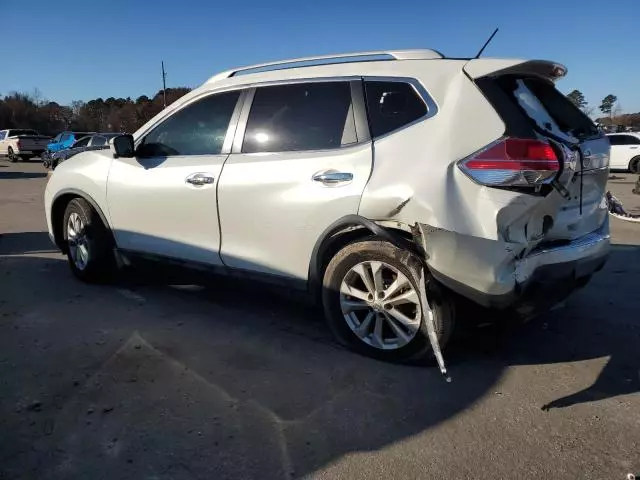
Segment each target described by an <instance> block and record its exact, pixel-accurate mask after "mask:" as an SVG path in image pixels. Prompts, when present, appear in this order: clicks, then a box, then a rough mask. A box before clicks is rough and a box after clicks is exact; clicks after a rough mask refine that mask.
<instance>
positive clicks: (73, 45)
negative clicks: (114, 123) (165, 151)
mask: <svg viewBox="0 0 640 480" xmlns="http://www.w3.org/2000/svg"><path fill="white" fill-rule="evenodd" d="M96 3H97V2H96ZM2 4H3V7H2V19H3V22H2V24H3V38H4V40H5V41H4V45H5V46H7V45H9V46H11V48H9V51H8V52H7V51H6V50H5V53H4V54H3V57H5V58H4V59H5V60H8V63H7V62H3V66H2V67H1V68H0V94H6V93H9V92H11V91H14V90H18V91H32V90H33V89H34V88H38V89H39V90H40V91H41V93H42V95H43V96H44V97H46V98H48V99H51V100H54V101H57V102H59V103H62V104H68V103H70V102H71V101H72V100H89V99H91V98H96V97H103V98H106V97H110V96H113V97H127V96H130V97H132V98H135V97H137V96H139V95H142V94H146V95H152V94H154V93H155V92H157V91H158V89H159V88H160V87H161V82H162V80H161V76H160V61H161V60H164V62H165V65H166V69H167V86H171V87H175V86H190V87H194V86H197V85H199V84H200V83H202V82H203V81H205V80H206V79H207V78H208V77H209V76H211V75H212V74H214V73H216V72H218V71H220V70H224V69H226V68H229V67H234V66H239V65H246V64H251V63H259V62H264V61H269V60H278V59H282V58H290V57H299V56H305V55H315V54H327V53H336V52H348V51H360V50H377V49H398V48H422V47H431V48H435V49H437V50H440V51H442V52H443V53H445V55H448V56H470V55H474V54H475V53H476V52H477V50H478V49H479V48H480V46H481V45H482V43H483V42H484V40H485V39H486V37H487V36H488V35H489V34H490V33H491V31H492V30H493V29H494V28H495V27H496V26H497V27H500V32H499V33H498V35H497V36H496V38H495V39H494V41H493V43H492V44H491V45H490V46H489V47H488V48H487V50H486V51H485V56H492V57H494V56H496V57H522V58H543V59H550V60H555V61H559V62H561V63H564V64H565V65H567V66H568V68H569V75H568V77H567V78H566V79H564V80H562V81H561V82H560V83H559V88H560V89H561V90H562V91H564V92H568V91H570V90H572V89H574V88H577V89H579V90H581V91H582V92H583V93H584V94H585V96H586V98H587V101H588V102H589V103H590V104H591V105H592V106H597V105H599V104H600V101H601V100H602V98H604V97H605V96H606V95H607V94H609V93H613V94H615V95H617V96H618V99H619V102H620V105H621V107H622V109H623V111H625V112H637V111H640V44H639V41H638V36H637V32H638V25H639V23H638V22H639V20H640V0H616V2H615V7H613V6H607V4H606V2H604V1H596V0H583V1H580V0H572V1H569V0H537V1H533V2H532V1H526V2H525V1H514V0H509V1H507V0H504V1H503V0H485V1H483V0H477V1H476V0H458V1H455V0H449V1H438V2H434V1H429V0H420V1H400V2H391V1H389V0H385V1H381V0H367V1H362V0H351V1H347V0H320V1H307V2H304V1H300V0H296V1H271V2H263V1H257V0H245V1H235V2H229V1H227V2H224V3H220V2H216V1H215V0H210V1H206V0H177V1H176V0H173V1H170V2H169V1H166V0H156V1H153V0H147V1H145V2H143V1H140V0H108V1H107V2H100V5H101V6H100V7H99V8H98V7H95V6H93V4H94V2H87V1H86V0H82V1H81V0H62V1H51V0H30V1H29V2H26V3H25V1H24V0H2ZM27 7H28V8H27ZM25 20H28V21H25Z"/></svg>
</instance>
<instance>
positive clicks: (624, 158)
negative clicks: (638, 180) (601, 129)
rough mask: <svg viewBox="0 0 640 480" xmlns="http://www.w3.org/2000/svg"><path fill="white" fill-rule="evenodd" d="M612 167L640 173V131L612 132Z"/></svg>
mask: <svg viewBox="0 0 640 480" xmlns="http://www.w3.org/2000/svg"><path fill="white" fill-rule="evenodd" d="M607 138H608V139H609V142H610V143H611V169H612V170H625V171H629V172H634V173H640V133H637V132H627V133H610V134H608V135H607Z"/></svg>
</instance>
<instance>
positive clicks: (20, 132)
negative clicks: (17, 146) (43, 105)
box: [7, 130, 39, 137]
mask: <svg viewBox="0 0 640 480" xmlns="http://www.w3.org/2000/svg"><path fill="white" fill-rule="evenodd" d="M18 135H39V133H38V132H36V131H35V130H9V135H7V136H8V137H17V136H18Z"/></svg>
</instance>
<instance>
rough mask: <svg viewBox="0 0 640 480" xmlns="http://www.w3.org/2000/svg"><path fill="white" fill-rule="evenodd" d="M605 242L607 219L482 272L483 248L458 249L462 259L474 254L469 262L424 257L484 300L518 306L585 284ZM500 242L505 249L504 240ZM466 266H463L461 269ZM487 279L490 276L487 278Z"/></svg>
mask: <svg viewBox="0 0 640 480" xmlns="http://www.w3.org/2000/svg"><path fill="white" fill-rule="evenodd" d="M454 235H455V234H454ZM458 243H459V242H458ZM494 243H496V244H497V243H498V242H494ZM609 245H610V234H609V222H608V219H607V220H606V221H605V223H604V224H603V225H602V226H601V227H600V228H599V229H598V230H596V231H594V232H592V233H590V234H587V235H584V236H583V237H580V238H577V239H575V240H573V241H571V242H568V243H566V244H562V245H559V246H553V247H550V246H546V247H545V246H543V247H539V248H536V249H534V250H532V251H531V252H529V253H528V254H527V255H526V256H525V257H523V258H516V257H514V256H510V258H509V259H508V260H506V261H505V262H504V263H503V264H502V265H501V266H500V267H498V268H496V269H493V268H489V269H487V270H486V271H484V272H483V271H481V270H478V267H479V266H481V265H482V263H483V261H482V258H483V257H492V256H493V257H494V255H491V254H490V253H488V252H487V251H486V248H484V251H483V250H482V249H480V250H478V251H477V252H474V253H473V254H471V255H469V253H468V252H466V253H467V254H466V255H456V257H461V258H465V257H466V261H468V257H469V256H471V257H476V256H477V258H476V261H475V262H473V263H472V265H473V266H472V267H469V266H467V267H465V265H464V263H462V262H456V263H457V265H456V264H452V263H448V264H447V263H440V264H439V265H438V264H437V263H438V262H430V261H428V263H429V267H430V270H431V272H432V274H433V275H434V277H435V278H436V279H438V280H439V281H440V282H442V283H443V284H444V285H446V286H447V287H449V288H451V289H452V290H453V291H455V292H457V293H459V294H460V295H462V296H464V297H467V298H469V299H470V300H472V301H474V302H476V303H478V304H480V305H482V306H485V307H492V308H510V307H515V308H517V307H519V306H521V305H524V304H532V305H535V304H536V303H538V304H540V306H542V305H543V304H544V305H549V306H551V305H552V304H553V303H556V302H558V301H561V300H562V299H564V298H566V296H568V295H569V294H570V293H571V292H572V291H573V290H575V289H576V288H578V287H580V286H583V285H584V284H585V283H586V282H587V281H588V279H589V277H590V276H591V275H592V274H593V273H594V272H596V271H598V270H600V269H601V268H602V267H603V266H604V264H605V263H606V261H607V258H608V255H609V248H610V246H609ZM483 247H486V245H483ZM500 248H502V249H504V246H501V247H500ZM432 263H434V264H432ZM467 263H468V262H467ZM442 267H444V268H442ZM474 267H475V270H473V271H472V272H468V270H469V268H474ZM465 268H466V269H467V272H464V271H463V270H464V269H465ZM460 269H463V270H462V271H461V270H460ZM456 270H458V272H457V271H456ZM459 273H460V275H459ZM465 274H466V275H465ZM465 276H466V278H465ZM460 278H463V279H464V281H461V280H460ZM488 279H492V280H493V281H492V282H488V281H487V280H488ZM470 280H471V281H470Z"/></svg>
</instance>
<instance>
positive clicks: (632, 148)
mask: <svg viewBox="0 0 640 480" xmlns="http://www.w3.org/2000/svg"><path fill="white" fill-rule="evenodd" d="M629 148H631V150H636V149H637V148H638V147H629Z"/></svg>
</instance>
